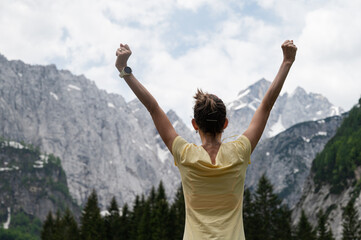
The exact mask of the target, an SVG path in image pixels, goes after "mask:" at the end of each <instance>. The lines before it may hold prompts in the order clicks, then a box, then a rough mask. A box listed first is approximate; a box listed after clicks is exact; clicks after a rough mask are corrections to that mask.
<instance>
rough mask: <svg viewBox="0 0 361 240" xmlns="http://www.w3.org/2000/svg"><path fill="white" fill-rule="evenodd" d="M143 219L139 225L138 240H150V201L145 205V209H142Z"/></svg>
mask: <svg viewBox="0 0 361 240" xmlns="http://www.w3.org/2000/svg"><path fill="white" fill-rule="evenodd" d="M142 210H143V211H142V217H141V219H140V222H139V224H138V233H137V236H136V238H134V239H136V240H148V239H152V229H151V225H150V218H151V209H150V204H149V201H146V202H145V203H144V206H143V209H142Z"/></svg>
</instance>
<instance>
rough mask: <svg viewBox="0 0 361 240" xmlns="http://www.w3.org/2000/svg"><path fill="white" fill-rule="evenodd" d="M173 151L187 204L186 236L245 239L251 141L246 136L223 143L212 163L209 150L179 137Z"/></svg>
mask: <svg viewBox="0 0 361 240" xmlns="http://www.w3.org/2000/svg"><path fill="white" fill-rule="evenodd" d="M172 152H173V157H174V161H175V164H176V166H178V169H179V172H180V174H181V178H182V185H183V192H184V200H185V205H186V223H185V230H184V236H183V239H187V240H191V239H195V240H202V239H207V240H210V239H217V240H218V239H224V240H234V239H240V240H244V239H245V237H244V231H243V220H242V205H243V191H244V179H245V177H246V170H247V166H248V164H249V163H251V162H250V156H251V143H250V141H249V140H248V138H247V137H245V136H244V135H242V136H240V137H239V138H238V139H237V140H236V141H232V142H228V143H222V144H221V146H220V148H219V151H218V153H217V157H216V163H215V165H213V164H212V162H211V159H210V157H209V154H208V152H207V151H206V150H205V149H204V148H203V147H202V146H197V145H195V144H191V143H188V142H187V141H186V140H184V139H183V138H182V137H180V136H178V137H176V139H175V140H174V142H173V145H172Z"/></svg>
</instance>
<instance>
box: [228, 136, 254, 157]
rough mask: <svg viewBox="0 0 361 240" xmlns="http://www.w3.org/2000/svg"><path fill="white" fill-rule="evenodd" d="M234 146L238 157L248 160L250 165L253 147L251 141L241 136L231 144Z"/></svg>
mask: <svg viewBox="0 0 361 240" xmlns="http://www.w3.org/2000/svg"><path fill="white" fill-rule="evenodd" d="M228 144H231V145H232V146H233V149H234V151H236V152H237V155H238V156H239V157H240V158H242V159H244V160H247V161H248V162H249V163H250V157H251V153H252V146H251V142H250V140H249V139H248V138H247V137H246V136H245V135H241V136H239V137H238V138H237V139H236V140H234V141H232V142H229V143H228Z"/></svg>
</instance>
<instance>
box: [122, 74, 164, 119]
mask: <svg viewBox="0 0 361 240" xmlns="http://www.w3.org/2000/svg"><path fill="white" fill-rule="evenodd" d="M124 80H125V82H126V83H127V84H128V86H129V87H130V89H132V91H133V92H134V94H135V95H136V96H137V98H138V99H139V100H140V101H141V102H142V103H143V105H144V106H145V107H146V108H147V110H148V111H149V112H150V113H152V112H153V111H154V109H155V108H156V107H158V102H157V101H156V100H155V98H154V97H153V96H152V94H150V92H149V91H148V90H147V89H146V88H145V87H144V86H143V84H141V83H140V82H139V81H138V80H137V79H136V78H135V76H134V75H133V74H131V75H129V76H124Z"/></svg>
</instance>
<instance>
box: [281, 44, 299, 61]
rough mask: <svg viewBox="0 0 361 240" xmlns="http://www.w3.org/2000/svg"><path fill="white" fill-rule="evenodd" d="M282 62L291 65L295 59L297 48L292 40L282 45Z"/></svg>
mask: <svg viewBox="0 0 361 240" xmlns="http://www.w3.org/2000/svg"><path fill="white" fill-rule="evenodd" d="M282 51H283V61H284V62H285V63H291V64H292V63H293V62H294V61H295V58H296V51H297V47H296V45H294V44H293V40H286V41H285V42H284V43H283V44H282Z"/></svg>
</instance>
